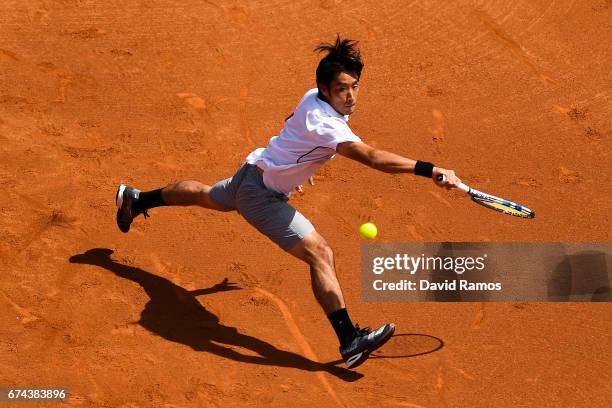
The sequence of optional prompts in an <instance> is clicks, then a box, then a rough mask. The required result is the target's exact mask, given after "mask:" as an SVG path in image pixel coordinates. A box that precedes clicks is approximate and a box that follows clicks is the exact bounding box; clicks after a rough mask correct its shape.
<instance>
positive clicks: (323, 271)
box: [287, 231, 395, 368]
mask: <svg viewBox="0 0 612 408" xmlns="http://www.w3.org/2000/svg"><path fill="white" fill-rule="evenodd" d="M287 252H289V253H290V254H291V255H293V256H295V257H297V258H299V259H301V260H303V261H304V262H306V263H307V264H308V265H309V266H310V276H311V281H312V290H313V292H314V294H315V297H316V298H317V300H318V301H319V304H320V305H321V307H323V310H325V313H326V314H327V318H328V319H329V321H330V323H331V325H332V327H333V328H334V331H335V332H336V335H337V336H338V340H339V342H340V354H341V355H342V359H343V360H344V361H345V363H346V365H347V367H348V368H355V367H357V366H359V365H360V364H362V363H363V362H364V361H365V360H366V359H367V358H368V356H369V355H370V353H371V352H373V351H374V350H376V349H378V348H379V347H381V346H382V345H383V344H385V343H386V342H387V341H388V340H389V339H390V338H391V336H392V335H393V333H394V332H395V325H394V324H393V323H389V324H385V325H383V326H381V327H380V328H379V329H377V330H371V329H370V328H365V329H359V326H357V327H354V326H353V323H352V322H351V319H350V317H349V315H348V312H347V310H346V307H345V305H344V299H343V297H342V290H341V289H340V284H339V283H338V278H337V277H336V271H335V265H334V255H333V251H332V249H331V248H330V246H329V245H328V244H327V241H325V239H324V238H323V237H322V236H321V235H320V234H319V233H317V232H316V231H313V232H312V233H311V234H309V235H307V236H305V237H304V238H303V239H302V240H301V241H300V242H298V243H297V244H296V245H295V246H293V247H292V248H291V249H289V250H288V251H287Z"/></svg>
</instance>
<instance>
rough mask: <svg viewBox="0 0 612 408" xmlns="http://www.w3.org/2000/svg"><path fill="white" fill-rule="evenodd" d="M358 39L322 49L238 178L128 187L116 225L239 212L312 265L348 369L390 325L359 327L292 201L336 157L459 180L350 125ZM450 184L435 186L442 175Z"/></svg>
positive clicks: (323, 244)
mask: <svg viewBox="0 0 612 408" xmlns="http://www.w3.org/2000/svg"><path fill="white" fill-rule="evenodd" d="M356 45H357V43H356V42H355V41H351V40H346V39H341V38H340V36H338V37H337V38H336V41H335V43H334V44H321V45H320V46H319V47H317V48H316V49H315V51H318V52H323V53H325V56H324V57H323V58H322V59H321V61H320V62H319V65H318V67H317V70H316V82H317V88H314V89H311V90H309V91H308V92H306V94H305V95H304V96H303V97H302V99H301V100H300V102H299V103H298V105H297V107H296V108H295V111H294V112H293V114H292V115H291V116H290V117H289V118H288V119H287V120H286V121H285V125H284V128H283V129H282V130H281V132H280V134H279V135H278V136H274V137H272V138H271V139H270V141H269V143H268V146H267V147H265V148H258V149H256V150H254V151H253V152H251V153H250V154H249V155H248V156H247V158H246V161H245V163H244V164H243V165H242V166H241V167H240V168H239V169H238V171H237V172H236V174H234V175H233V176H232V177H230V178H227V179H225V180H221V181H219V182H217V183H216V184H215V185H213V186H212V187H211V186H208V185H206V184H202V183H200V182H199V181H192V180H185V181H180V182H178V183H175V184H170V185H168V186H166V187H163V188H159V189H156V190H152V191H148V192H141V191H139V190H137V189H135V188H133V187H129V186H126V185H124V184H121V185H120V186H119V189H118V191H117V196H116V204H117V207H118V209H117V224H118V226H119V229H120V230H121V231H123V232H128V231H129V229H130V225H131V223H132V221H133V219H134V218H135V217H137V216H138V215H139V214H143V215H144V216H145V218H146V217H148V213H147V210H148V209H149V208H153V207H160V206H167V205H175V206H192V205H197V206H200V207H204V208H209V209H212V210H218V211H238V212H239V213H240V215H242V217H244V218H245V219H246V220H247V222H248V223H249V224H251V225H252V226H253V227H255V228H256V229H257V230H259V231H260V232H261V233H262V234H264V235H266V236H267V237H268V238H269V239H270V240H272V241H273V242H274V243H276V244H277V245H278V246H280V247H281V248H282V249H284V250H285V251H287V252H288V253H290V254H291V255H293V256H295V257H297V258H299V259H301V260H302V261H304V262H306V263H307V264H308V265H309V266H310V277H311V281H312V290H313V292H314V295H315V297H316V299H317V301H318V302H319V304H320V305H321V307H322V308H323V310H324V312H325V313H326V315H327V317H328V318H329V321H330V323H331V325H332V327H333V329H334V331H335V333H336V335H337V336H338V341H339V342H340V354H341V355H342V358H343V360H344V361H345V363H346V366H347V367H348V368H355V367H357V366H358V365H360V364H361V363H363V362H364V361H365V360H366V359H367V358H368V356H369V354H370V353H371V352H373V351H374V350H376V349H378V348H379V347H381V346H382V345H383V344H384V343H385V342H387V341H388V340H389V338H391V336H392V335H393V332H394V330H395V325H394V324H393V323H387V324H385V325H383V326H381V327H380V328H378V329H376V330H372V329H370V328H369V327H368V328H363V329H360V328H359V326H358V325H355V326H354V325H353V323H352V321H351V318H350V317H349V314H348V312H347V310H346V307H345V304H344V299H343V296H342V291H341V289H340V284H339V283H338V279H337V277H336V272H335V269H334V255H333V251H332V249H331V248H330V246H329V244H328V243H327V241H326V240H325V239H324V238H323V237H322V236H321V235H320V234H319V233H318V232H317V231H316V230H315V228H314V226H313V225H312V224H311V223H310V221H308V219H307V218H306V217H304V216H303V215H302V214H301V213H300V212H299V211H297V210H296V209H295V208H293V207H292V206H291V205H290V204H289V203H288V200H289V197H290V196H291V193H292V192H293V191H295V190H298V191H301V188H302V187H301V186H302V184H303V183H305V182H306V181H307V180H310V182H311V183H312V176H313V175H314V174H315V172H316V171H317V170H318V169H319V168H320V167H321V166H322V165H323V164H324V163H325V162H326V161H328V160H329V159H331V158H333V157H334V156H335V155H336V154H340V155H342V156H345V157H348V158H350V159H353V160H356V161H358V162H360V163H363V164H365V165H367V166H369V167H371V168H373V169H376V170H380V171H382V172H385V173H412V174H416V175H419V176H424V177H427V178H430V179H432V180H433V181H434V182H435V183H437V184H438V185H440V186H442V187H447V188H452V187H456V186H457V185H458V184H459V183H460V180H459V179H458V178H457V177H456V176H455V173H454V172H453V171H452V170H446V169H443V168H439V167H435V166H434V165H433V164H432V163H428V162H424V161H415V160H410V159H407V158H404V157H402V156H399V155H397V154H393V153H390V152H387V151H384V150H379V149H374V148H372V147H370V146H368V145H367V144H365V143H364V142H363V141H362V140H361V139H360V138H359V137H358V136H357V135H355V134H354V133H353V131H352V130H351V128H350V127H349V125H348V120H349V116H350V115H351V114H352V113H353V112H354V111H355V107H356V104H357V96H358V95H359V79H360V77H361V71H362V69H363V62H362V60H361V55H360V52H359V50H358V48H357V46H356ZM440 174H442V175H444V176H445V178H444V181H442V182H436V176H437V175H440Z"/></svg>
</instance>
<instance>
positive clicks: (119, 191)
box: [115, 184, 127, 208]
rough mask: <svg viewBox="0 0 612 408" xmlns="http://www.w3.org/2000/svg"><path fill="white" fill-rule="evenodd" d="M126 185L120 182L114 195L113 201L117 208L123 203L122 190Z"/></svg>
mask: <svg viewBox="0 0 612 408" xmlns="http://www.w3.org/2000/svg"><path fill="white" fill-rule="evenodd" d="M126 187H127V186H126V185H125V184H120V185H119V188H118V189H117V195H116V197H115V203H116V204H117V208H121V206H122V205H123V192H124V191H125V188H126Z"/></svg>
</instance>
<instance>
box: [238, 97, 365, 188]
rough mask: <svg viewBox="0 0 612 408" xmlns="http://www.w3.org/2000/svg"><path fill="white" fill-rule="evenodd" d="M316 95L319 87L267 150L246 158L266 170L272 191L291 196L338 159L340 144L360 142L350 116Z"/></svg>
mask: <svg viewBox="0 0 612 408" xmlns="http://www.w3.org/2000/svg"><path fill="white" fill-rule="evenodd" d="M317 92H318V91H317V88H314V89H311V90H309V91H308V92H306V94H305V95H304V97H303V98H302V100H301V101H300V103H299V104H298V106H297V107H296V108H295V111H294V112H293V116H292V117H291V118H289V119H288V120H287V121H286V122H285V127H284V128H283V130H281V132H280V135H279V136H274V137H272V138H271V139H270V142H269V143H268V147H266V148H263V147H261V148H258V149H255V150H254V151H252V152H251V153H250V154H249V155H248V156H247V163H250V164H255V165H257V166H258V167H261V168H262V169H263V170H264V174H263V182H264V184H265V185H266V187H267V188H269V189H270V190H274V191H278V192H280V193H284V194H286V195H288V196H289V195H291V192H292V191H293V190H294V189H295V188H296V187H297V186H299V185H301V184H304V183H305V182H306V181H307V180H308V178H309V177H310V176H312V175H313V174H315V173H316V171H317V170H318V169H319V168H320V167H321V166H322V165H323V164H324V163H325V162H326V161H327V160H329V159H331V158H333V157H334V156H335V154H336V146H337V145H338V144H339V143H342V142H361V139H360V138H359V137H358V136H357V135H355V134H354V133H353V132H352V131H351V129H350V128H349V126H348V124H347V122H348V119H349V117H348V115H346V116H345V115H341V114H339V113H338V112H336V110H335V109H334V108H333V107H332V106H331V105H330V104H328V103H327V102H324V101H322V100H321V99H319V97H318V96H317Z"/></svg>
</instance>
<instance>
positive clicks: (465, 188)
mask: <svg viewBox="0 0 612 408" xmlns="http://www.w3.org/2000/svg"><path fill="white" fill-rule="evenodd" d="M436 180H438V183H443V182H444V180H446V177H445V176H444V174H438V175H437V176H436ZM457 188H458V189H459V190H461V191H465V192H466V193H469V192H470V187H468V186H467V185H465V184H463V183H460V184H459V185H458V186H457Z"/></svg>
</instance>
